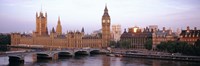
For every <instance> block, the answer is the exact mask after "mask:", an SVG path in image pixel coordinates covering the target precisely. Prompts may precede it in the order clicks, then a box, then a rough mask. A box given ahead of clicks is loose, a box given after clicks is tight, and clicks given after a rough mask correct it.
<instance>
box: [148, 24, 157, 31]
mask: <svg viewBox="0 0 200 66" xmlns="http://www.w3.org/2000/svg"><path fill="white" fill-rule="evenodd" d="M149 29H150V31H151V32H153V31H154V32H155V31H157V30H158V25H150V26H149Z"/></svg>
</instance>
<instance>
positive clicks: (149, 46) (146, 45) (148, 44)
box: [144, 40, 152, 50]
mask: <svg viewBox="0 0 200 66" xmlns="http://www.w3.org/2000/svg"><path fill="white" fill-rule="evenodd" d="M144 46H145V48H146V49H148V50H151V49H152V40H147V41H146V42H145V44H144Z"/></svg>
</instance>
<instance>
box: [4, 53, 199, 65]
mask: <svg viewBox="0 0 200 66" xmlns="http://www.w3.org/2000/svg"><path fill="white" fill-rule="evenodd" d="M0 66H12V65H11V64H9V62H8V57H6V56H4V57H0ZM14 66H200V63H198V62H186V61H171V60H154V59H143V58H125V57H109V56H106V55H92V56H77V57H71V58H63V59H58V60H45V61H44V60H42V61H36V62H33V60H32V56H31V55H27V56H25V63H24V64H21V65H14Z"/></svg>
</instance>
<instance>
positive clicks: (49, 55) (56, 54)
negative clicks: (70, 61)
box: [8, 48, 102, 62]
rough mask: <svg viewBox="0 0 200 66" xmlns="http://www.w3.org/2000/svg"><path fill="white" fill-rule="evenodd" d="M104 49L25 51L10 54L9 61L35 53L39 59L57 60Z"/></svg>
mask: <svg viewBox="0 0 200 66" xmlns="http://www.w3.org/2000/svg"><path fill="white" fill-rule="evenodd" d="M101 50H102V49H98V48H90V49H65V50H52V51H41V52H24V53H16V54H12V55H9V54H8V56H9V61H10V62H11V61H15V62H16V61H20V62H22V61H24V57H25V55H29V54H31V55H33V59H34V60H39V59H42V60H43V59H51V60H56V59H58V58H63V57H72V56H79V55H90V54H98V53H100V51H101Z"/></svg>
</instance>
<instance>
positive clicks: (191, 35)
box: [180, 26, 200, 44]
mask: <svg viewBox="0 0 200 66" xmlns="http://www.w3.org/2000/svg"><path fill="white" fill-rule="evenodd" d="M197 39H200V30H198V29H197V28H196V27H195V28H194V29H190V27H189V26H188V27H187V29H186V30H182V31H181V34H180V41H184V42H187V43H189V44H194V43H195V42H196V41H197Z"/></svg>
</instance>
